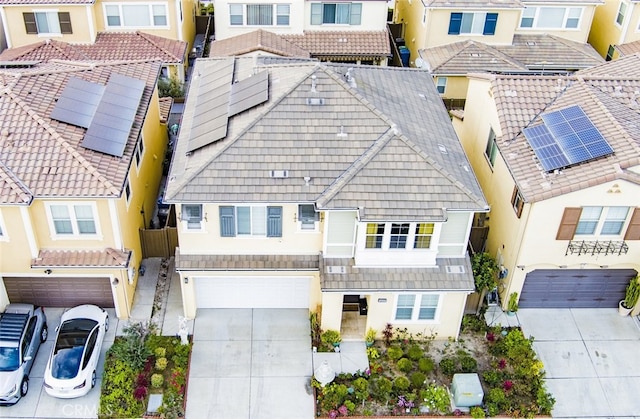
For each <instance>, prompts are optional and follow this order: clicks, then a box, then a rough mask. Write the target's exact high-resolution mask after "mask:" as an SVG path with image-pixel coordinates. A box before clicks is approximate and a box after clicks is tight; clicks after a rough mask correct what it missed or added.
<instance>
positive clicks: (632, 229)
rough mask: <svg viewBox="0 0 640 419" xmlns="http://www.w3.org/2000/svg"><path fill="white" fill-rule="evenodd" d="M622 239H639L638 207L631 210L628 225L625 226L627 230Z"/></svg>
mask: <svg viewBox="0 0 640 419" xmlns="http://www.w3.org/2000/svg"><path fill="white" fill-rule="evenodd" d="M624 239H625V240H640V208H636V209H634V210H633V215H631V221H630V222H629V227H627V232H626V233H625V234H624Z"/></svg>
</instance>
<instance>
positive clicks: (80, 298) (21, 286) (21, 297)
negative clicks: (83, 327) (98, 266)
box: [4, 277, 114, 307]
mask: <svg viewBox="0 0 640 419" xmlns="http://www.w3.org/2000/svg"><path fill="white" fill-rule="evenodd" d="M4 286H5V287H6V289H7V294H8V296H9V302H12V303H31V304H35V305H39V306H44V307H74V306H77V305H80V304H96V305H98V306H100V307H113V306H114V304H113V294H112V293H111V284H110V283H109V278H58V277H39V278H15V277H9V278H4Z"/></svg>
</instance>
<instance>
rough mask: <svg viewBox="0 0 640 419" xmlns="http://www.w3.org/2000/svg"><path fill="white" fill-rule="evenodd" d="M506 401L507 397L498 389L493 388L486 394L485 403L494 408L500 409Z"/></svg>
mask: <svg viewBox="0 0 640 419" xmlns="http://www.w3.org/2000/svg"><path fill="white" fill-rule="evenodd" d="M506 401H507V395H506V394H505V393H504V390H503V389H501V388H499V387H494V388H492V389H491V390H489V394H487V402H488V403H494V404H495V405H496V406H498V407H500V406H502V405H503V404H504V403H505V402H506Z"/></svg>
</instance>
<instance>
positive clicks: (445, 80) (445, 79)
mask: <svg viewBox="0 0 640 419" xmlns="http://www.w3.org/2000/svg"><path fill="white" fill-rule="evenodd" d="M447 81H448V79H447V77H442V76H438V80H436V90H438V94H439V95H444V94H445V93H446V92H447ZM441 82H442V83H441ZM439 87H443V89H442V93H440V89H439Z"/></svg>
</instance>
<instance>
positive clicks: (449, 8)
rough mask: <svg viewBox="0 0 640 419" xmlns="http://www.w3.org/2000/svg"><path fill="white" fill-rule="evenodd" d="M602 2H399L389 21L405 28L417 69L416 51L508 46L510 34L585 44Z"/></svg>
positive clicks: (544, 0) (591, 0) (492, 0)
mask: <svg viewBox="0 0 640 419" xmlns="http://www.w3.org/2000/svg"><path fill="white" fill-rule="evenodd" d="M600 4H602V1H601V0H587V1H580V2H577V1H575V0H564V1H549V0H539V1H521V0H508V1H497V0H470V1H465V2H451V1H448V0H429V1H414V0H398V1H396V5H395V9H394V17H393V22H395V23H402V24H403V25H404V41H405V43H406V46H407V47H408V48H409V50H410V51H411V64H412V65H415V66H418V65H416V63H415V60H416V59H417V58H418V57H419V55H418V51H419V50H422V49H427V48H433V47H438V46H442V45H448V44H453V43H456V42H461V41H466V40H474V41H478V42H483V43H485V44H488V45H511V44H512V43H513V38H514V35H515V34H522V35H541V34H548V35H553V36H558V37H561V38H565V39H568V40H571V41H575V42H579V43H585V42H587V37H588V35H589V29H590V28H591V22H592V20H593V14H594V11H595V9H596V6H598V5H600Z"/></svg>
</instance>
